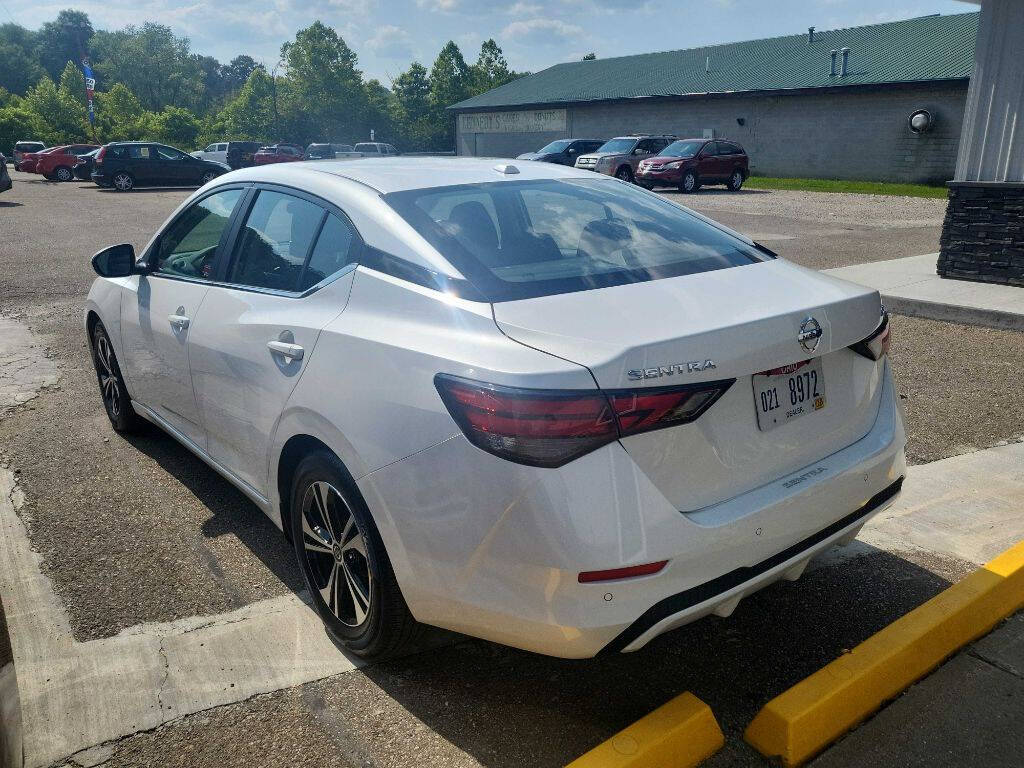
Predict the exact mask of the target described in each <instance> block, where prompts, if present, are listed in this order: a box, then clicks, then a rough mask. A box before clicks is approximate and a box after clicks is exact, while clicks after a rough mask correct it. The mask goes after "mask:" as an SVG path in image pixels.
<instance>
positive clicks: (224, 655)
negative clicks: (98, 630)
mask: <svg viewBox="0 0 1024 768" xmlns="http://www.w3.org/2000/svg"><path fill="white" fill-rule="evenodd" d="M21 500H22V495H21V491H20V490H19V489H18V488H17V486H16V485H15V482H14V476H13V474H12V473H11V472H10V471H9V470H7V469H3V468H0V599H2V600H3V604H4V608H5V611H6V614H7V623H8V628H9V630H10V634H11V645H12V647H13V651H14V664H15V669H16V670H17V679H18V688H19V691H20V696H21V708H22V725H23V734H22V738H23V743H24V750H25V766H26V768H36V767H37V766H47V765H50V764H52V763H54V762H55V761H57V760H60V759H61V758H64V757H67V756H69V755H73V754H74V753H76V752H79V751H81V750H83V749H86V748H89V747H93V746H94V745H97V744H102V743H104V742H108V741H111V740H114V739H119V738H121V737H123V736H127V735H129V734H132V733H136V732H138V731H144V730H149V729H152V728H155V727H157V726H159V725H161V724H163V723H165V722H167V721H169V720H173V719H175V718H178V717H181V716H182V715H186V714H190V713H192V712H198V711H200V710H204V709H209V708H210V707H215V706H220V705H223V704H231V703H234V702H238V701H242V700H244V699H247V698H249V697H251V696H254V695H256V694H259V693H267V692H270V691H275V690H279V689H282V688H290V687H293V686H296V685H301V684H302V683H307V682H310V681H313V680H318V679H321V678H324V677H328V676H331V675H336V674H339V673H342V672H348V671H351V670H353V669H355V668H356V667H357V666H358V665H359V661H358V659H355V658H348V657H346V656H345V655H343V654H342V653H341V652H340V651H339V650H338V649H337V647H336V646H335V645H334V644H333V643H332V642H331V641H330V640H329V639H328V638H327V636H326V635H325V634H324V630H323V625H322V624H321V622H320V619H319V618H318V617H317V616H316V614H315V613H314V612H313V610H312V609H311V608H310V607H308V606H307V605H306V604H304V603H303V602H302V601H301V600H300V598H299V597H297V596H295V595H287V596H284V597H277V598H272V599H268V600H262V601H260V602H257V603H253V604H252V605H249V606H246V607H245V608H242V609H240V610H237V611H232V612H231V613H225V614H220V615H218V616H212V617H197V618H190V619H182V620H179V621H173V622H168V623H162V624H140V625H138V626H135V627H131V628H129V629H126V630H124V631H123V632H121V633H120V634H119V635H117V636H116V637H111V638H106V639H101V640H91V641H89V642H85V643H79V642H76V641H75V640H74V639H73V637H72V634H71V625H70V623H69V621H68V616H67V614H66V612H65V611H64V609H63V607H62V606H61V604H60V602H59V601H58V599H57V597H56V595H55V593H54V591H53V588H52V586H51V584H50V580H49V579H48V578H47V577H46V576H45V575H44V574H43V573H42V571H41V570H40V564H41V558H40V556H39V555H38V554H37V553H35V552H33V551H32V549H31V545H30V543H29V539H28V535H27V532H26V530H25V527H24V525H23V524H22V522H21V520H20V518H19V517H18V516H17V513H16V508H17V507H18V506H19V505H20V503H21Z"/></svg>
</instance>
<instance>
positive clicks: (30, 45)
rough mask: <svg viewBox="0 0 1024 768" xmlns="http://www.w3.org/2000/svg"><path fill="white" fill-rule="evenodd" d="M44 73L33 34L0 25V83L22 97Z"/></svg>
mask: <svg viewBox="0 0 1024 768" xmlns="http://www.w3.org/2000/svg"><path fill="white" fill-rule="evenodd" d="M45 73H46V71H45V70H44V69H43V68H42V67H41V66H40V64H39V59H38V57H37V56H36V42H35V34H34V33H33V32H30V31H29V30H27V29H25V28H24V27H22V26H19V25H18V24H0V83H3V86H4V88H6V89H7V90H8V91H10V92H11V93H16V94H18V95H19V96H24V95H25V93H26V92H27V91H28V89H29V88H31V87H32V86H33V85H35V84H36V83H38V82H39V78H41V77H42V76H43V75H44V74H45Z"/></svg>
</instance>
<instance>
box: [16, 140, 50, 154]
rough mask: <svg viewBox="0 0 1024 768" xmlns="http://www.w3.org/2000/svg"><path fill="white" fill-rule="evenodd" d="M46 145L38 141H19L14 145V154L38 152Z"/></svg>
mask: <svg viewBox="0 0 1024 768" xmlns="http://www.w3.org/2000/svg"><path fill="white" fill-rule="evenodd" d="M45 147H46V145H45V144H43V143H42V142H38V141H19V142H18V143H17V144H15V145H14V151H15V152H38V151H39V150H41V149H43V148H45Z"/></svg>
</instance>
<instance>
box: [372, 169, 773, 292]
mask: <svg viewBox="0 0 1024 768" xmlns="http://www.w3.org/2000/svg"><path fill="white" fill-rule="evenodd" d="M384 200H385V201H386V202H387V203H388V204H389V205H390V206H391V207H392V208H394V210H395V211H396V212H397V213H398V214H399V215H400V216H402V218H404V219H405V220H406V221H407V222H409V224H410V225H412V227H413V228H415V229H416V231H417V232H419V233H420V234H421V235H422V236H423V237H424V238H425V239H426V240H427V241H428V242H429V243H430V244H431V245H433V246H434V247H435V248H436V249H437V250H438V252H439V253H441V254H442V255H443V256H444V257H445V258H446V259H448V261H449V262H451V263H452V264H453V265H454V266H455V267H456V268H457V269H458V270H459V271H460V272H462V274H463V275H464V276H465V277H466V278H467V279H468V280H469V281H470V282H471V283H472V284H473V286H474V287H475V288H476V289H477V290H478V292H479V293H480V294H482V295H483V296H484V297H486V298H487V300H488V301H492V302H494V301H511V300H515V299H524V298H531V297H535V296H549V295H552V294H558V293H569V292H573V291H585V290H590V289H593V288H603V287H607V286H613V285H624V284H626V283H638V282H645V281H648V280H658V279H661V278H666V277H675V276H678V275H687V274H694V273H697V272H708V271H711V270H716V269H726V268H728V267H736V266H741V265H744V264H752V263H755V262H759V261H764V260H765V259H767V258H770V256H769V255H766V254H768V253H769V252H767V251H766V252H762V251H760V250H758V248H756V247H754V246H752V245H750V244H748V243H747V242H746V241H744V240H741V239H739V238H738V237H736V236H734V235H731V234H729V233H728V232H726V231H725V230H722V229H719V228H718V227H716V226H714V225H713V224H711V223H708V222H707V221H706V220H704V219H702V218H700V217H698V216H696V215H694V214H692V213H689V212H687V211H686V210H684V209H683V208H681V207H679V206H677V205H675V204H673V203H670V202H668V201H667V200H664V199H662V198H661V197H658V196H657V195H654V194H652V193H650V192H645V191H643V190H640V189H638V188H636V187H633V186H629V185H627V184H622V183H620V182H617V181H614V180H610V179H609V180H604V179H600V180H599V179H537V180H526V181H506V182H491V183H484V184H472V185H460V186H451V187H435V188H430V189H415V190H408V191H403V192H392V193H390V194H387V195H384Z"/></svg>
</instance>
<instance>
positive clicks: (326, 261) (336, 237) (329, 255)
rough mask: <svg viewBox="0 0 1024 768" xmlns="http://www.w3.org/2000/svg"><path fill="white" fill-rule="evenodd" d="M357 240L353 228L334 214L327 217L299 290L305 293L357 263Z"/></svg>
mask: <svg viewBox="0 0 1024 768" xmlns="http://www.w3.org/2000/svg"><path fill="white" fill-rule="evenodd" d="M356 242H357V241H356V238H355V233H354V232H353V231H352V227H351V226H350V225H349V224H348V222H346V221H342V220H341V219H339V218H338V217H337V216H335V215H334V214H329V215H328V216H327V221H325V222H324V226H323V229H321V230H320V236H319V237H317V239H316V246H314V248H313V253H312V254H310V256H309V262H308V263H307V264H306V269H305V271H304V272H303V273H302V279H301V280H300V282H299V290H300V291H305V290H307V289H308V288H312V287H313V286H314V285H316V284H317V283H319V282H321V281H323V280H326V279H327V278H328V277H330V276H331V275H333V274H335V273H336V272H340V271H341V270H342V269H344V268H345V267H346V266H348V265H349V264H351V263H353V262H354V261H355V258H354V257H355V254H356V248H355V244H356Z"/></svg>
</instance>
